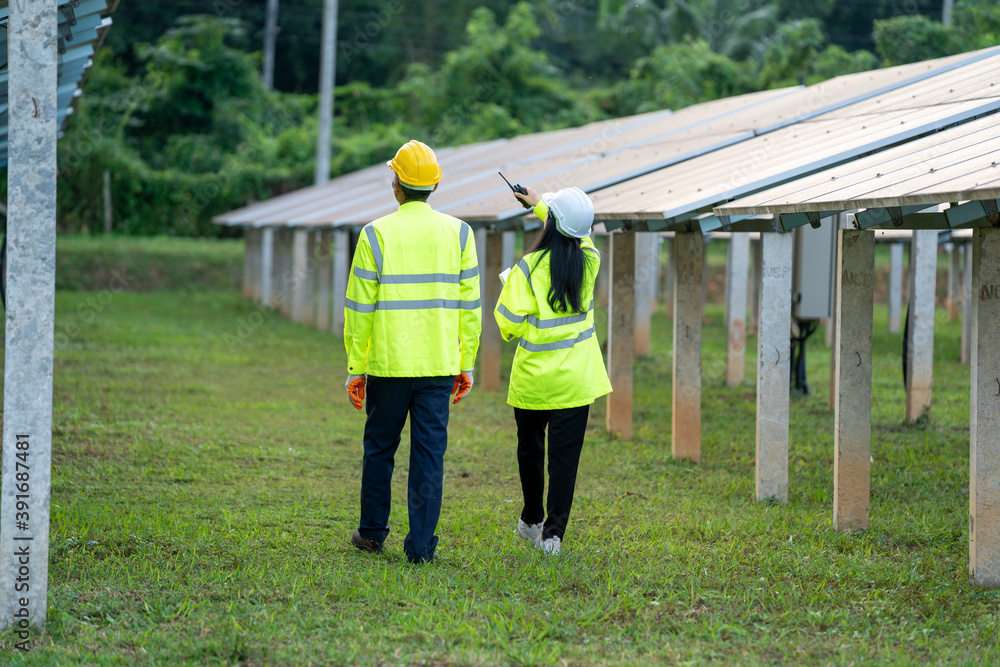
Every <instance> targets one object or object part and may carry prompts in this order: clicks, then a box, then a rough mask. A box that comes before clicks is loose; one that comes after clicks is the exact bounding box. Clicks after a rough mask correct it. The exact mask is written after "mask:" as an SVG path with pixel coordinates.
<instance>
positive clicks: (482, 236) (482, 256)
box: [474, 228, 486, 319]
mask: <svg viewBox="0 0 1000 667" xmlns="http://www.w3.org/2000/svg"><path fill="white" fill-rule="evenodd" d="M474 234H475V236H476V257H477V258H478V259H479V294H480V296H481V297H485V295H486V229H485V228H482V229H477V230H476V231H475V232H474ZM483 319H485V318H483Z"/></svg>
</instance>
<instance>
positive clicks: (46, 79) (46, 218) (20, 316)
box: [0, 0, 59, 646]
mask: <svg viewBox="0 0 1000 667" xmlns="http://www.w3.org/2000/svg"><path fill="white" fill-rule="evenodd" d="M57 6H58V3H57V2H56V0H33V1H31V2H12V3H10V8H9V12H10V15H9V23H8V26H7V28H8V33H7V34H8V39H9V51H8V53H9V61H8V72H9V77H10V79H9V80H10V85H9V90H10V99H9V109H8V113H9V119H10V120H9V122H10V126H9V127H10V132H9V138H10V153H9V155H10V162H9V164H8V171H7V184H8V186H7V187H8V195H7V197H8V199H7V201H8V218H7V328H6V339H5V344H4V349H5V358H4V393H3V396H4V405H3V407H4V410H3V417H4V419H3V472H2V476H3V483H2V485H0V496H2V498H0V628H7V627H11V626H13V627H15V628H16V629H17V630H18V631H19V632H18V633H17V634H16V636H17V637H18V638H19V639H21V640H22V641H25V646H27V645H28V644H27V638H28V634H27V627H28V626H29V625H35V626H37V627H42V626H44V625H45V614H46V604H47V599H48V575H49V572H48V570H49V497H50V489H51V471H52V372H53V355H54V352H55V343H54V320H55V256H56V136H57V134H58V131H59V128H58V126H57V124H56V111H57V106H56V91H57V87H58V75H57V68H58V52H57V46H58V32H57V30H58V28H57V25H56V23H57V18H56V16H57ZM21 632H23V633H24V634H20V633H21ZM15 646H16V644H15Z"/></svg>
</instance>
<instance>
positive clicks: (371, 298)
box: [344, 141, 482, 563]
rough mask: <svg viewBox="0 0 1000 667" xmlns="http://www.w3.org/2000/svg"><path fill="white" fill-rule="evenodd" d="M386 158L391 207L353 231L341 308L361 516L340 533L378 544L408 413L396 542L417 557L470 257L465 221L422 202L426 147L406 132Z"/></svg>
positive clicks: (431, 507)
mask: <svg viewBox="0 0 1000 667" xmlns="http://www.w3.org/2000/svg"><path fill="white" fill-rule="evenodd" d="M386 164H388V166H389V168H390V169H392V171H393V172H394V173H395V177H394V179H393V182H392V191H393V194H394V195H395V198H396V201H397V202H398V203H399V209H398V210H397V211H396V212H395V213H393V214H391V215H387V216H385V217H384V218H379V219H378V220H376V221H374V222H372V223H369V224H368V225H366V226H365V228H364V230H363V232H362V233H361V237H360V239H359V240H358V247H357V250H355V252H354V261H353V263H352V266H351V274H350V278H349V279H348V283H347V307H346V308H345V313H344V316H345V317H344V319H345V324H344V344H345V345H346V347H347V367H348V373H349V374H350V375H349V377H348V379H347V393H348V395H349V396H350V398H351V401H352V402H353V403H354V407H356V408H357V409H359V410H360V409H361V407H362V403H363V402H364V401H365V398H366V395H367V404H366V405H365V408H366V412H367V420H366V421H365V436H364V459H363V463H362V468H361V521H360V523H359V525H358V530H357V531H355V533H354V535H353V536H352V538H351V542H352V544H354V546H355V547H357V548H358V549H361V550H362V551H366V552H368V553H373V554H381V553H382V544H383V542H384V541H385V538H386V537H387V536H388V534H389V510H390V507H391V493H392V490H391V482H392V470H393V460H394V456H395V454H396V449H397V447H399V441H400V433H401V432H402V430H403V425H404V424H405V423H406V417H407V415H409V417H410V474H409V483H408V494H407V506H408V508H409V516H410V532H409V534H407V536H406V540H405V541H404V543H403V550H404V551H405V552H406V557H407V559H408V560H409V561H410V562H411V563H422V562H427V561H430V560H432V559H433V558H434V549H435V547H436V546H437V542H438V538H437V536H436V535H435V534H434V530H435V528H437V522H438V518H439V517H440V514H441V486H442V481H443V475H444V453H445V449H446V448H447V446H448V400H449V396H450V395H452V394H455V399H454V402H455V403H458V402H459V401H460V400H461V399H462V398H463V397H464V396H465V395H466V394H468V393H469V390H471V389H472V382H473V379H472V371H473V365H474V363H475V359H476V351H477V348H478V347H479V334H480V332H481V330H482V309H481V308H480V302H479V264H478V260H477V257H476V242H475V238H474V237H473V234H472V230H471V229H470V227H469V225H467V224H466V223H464V222H462V221H461V220H459V219H457V218H453V217H451V216H449V215H445V214H443V213H438V212H437V211H435V210H434V209H432V208H431V207H430V205H428V204H427V198H428V197H429V196H430V195H431V193H433V192H434V191H435V190H437V186H438V183H439V182H440V181H441V166H440V165H439V164H438V161H437V157H436V156H435V155H434V151H432V150H431V149H430V148H429V147H427V146H426V145H424V144H422V143H420V142H419V141H410V142H409V143H407V144H406V145H405V146H403V147H402V148H400V149H399V151H398V152H397V153H396V157H395V158H393V159H392V160H390V161H389V162H387V163H386Z"/></svg>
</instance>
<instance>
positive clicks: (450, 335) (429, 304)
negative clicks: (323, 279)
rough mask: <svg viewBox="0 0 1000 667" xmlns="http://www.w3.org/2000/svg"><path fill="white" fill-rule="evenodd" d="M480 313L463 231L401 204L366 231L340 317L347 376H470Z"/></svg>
mask: <svg viewBox="0 0 1000 667" xmlns="http://www.w3.org/2000/svg"><path fill="white" fill-rule="evenodd" d="M481 331H482V308H481V307H480V300H479V262H478V259H477V257H476V241H475V238H474V237H473V234H472V230H471V229H470V227H469V225H468V224H466V223H465V222H462V221H461V220H459V219H458V218H453V217H451V216H450V215H445V214H444V213H439V212H437V211H435V210H434V209H432V208H431V207H430V205H429V204H427V203H426V202H407V203H405V204H403V205H401V206H400V207H399V209H398V210H397V211H396V212H395V213H392V214H390V215H387V216H385V217H383V218H379V219H378V220H375V221H374V222H371V223H369V224H367V225H365V228H364V230H363V231H362V233H361V237H360V238H359V239H358V247H357V250H355V252H354V261H353V262H352V264H351V274H350V277H349V278H348V281H347V306H346V308H345V309H344V346H345V347H346V348H347V370H348V372H350V373H351V374H353V375H361V374H368V375H374V376H376V377H433V376H443V375H458V373H459V372H460V371H463V370H464V371H468V370H471V369H472V367H473V366H474V364H475V361H476V351H477V349H478V348H479V334H480V332H481Z"/></svg>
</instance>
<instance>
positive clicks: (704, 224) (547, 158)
mask: <svg viewBox="0 0 1000 667" xmlns="http://www.w3.org/2000/svg"><path fill="white" fill-rule="evenodd" d="M998 110H1000V48H992V49H984V50H981V51H978V52H973V53H967V54H961V55H957V56H951V57H948V58H941V59H938V60H933V61H927V62H922V63H914V64H911V65H904V66H900V67H893V68H888V69H883V70H876V71H873V72H864V73H859V74H852V75H847V76H842V77H837V78H835V79H831V80H829V81H825V82H822V83H819V84H816V85H813V86H809V87H798V88H790V89H782V90H776V91H766V92H761V93H754V94H750V95H743V96H739V97H733V98H728V99H724V100H717V101H714V102H708V103H705V104H700V105H696V106H693V107H689V108H686V109H682V110H679V111H677V112H670V111H661V112H655V113H651V114H644V115H641V116H634V117H630V118H623V119H617V120H612V121H602V122H598V123H592V124H590V125H586V126H583V127H579V128H572V129H568V130H558V131H554V132H544V133H537V134H532V135H525V136H521V137H515V138H513V139H509V140H498V141H490V142H483V143H479V144H472V145H467V146H460V147H456V148H450V149H444V150H441V151H439V158H440V160H441V163H442V166H443V168H444V172H445V178H444V180H443V181H442V183H441V187H440V188H439V190H438V192H437V193H436V194H435V195H434V197H433V201H432V203H433V205H434V207H435V208H437V209H438V210H441V211H444V212H446V213H449V214H451V215H454V216H456V217H459V218H462V219H464V220H466V221H468V222H470V223H471V224H473V225H474V226H478V227H482V226H490V227H493V228H496V229H510V228H515V227H517V226H520V225H522V224H524V225H531V224H533V223H532V222H531V220H530V218H525V217H524V212H523V209H521V208H520V207H519V206H518V205H517V204H516V202H514V201H512V199H511V196H510V191H509V190H508V189H507V186H506V185H505V184H504V183H503V181H501V180H500V177H499V176H498V175H497V174H496V172H497V171H498V170H500V171H503V172H504V174H505V175H507V176H508V177H510V178H511V179H512V180H516V181H520V182H521V183H526V184H529V185H532V186H533V187H535V189H537V190H539V191H546V190H555V189H558V188H560V187H566V186H570V185H576V186H579V187H582V188H584V189H585V190H587V191H588V192H590V193H591V196H592V198H593V199H594V204H595V207H596V209H597V214H596V218H597V220H599V221H603V222H604V224H605V226H606V227H607V228H608V229H614V228H617V227H622V226H628V227H631V228H633V229H637V230H681V231H684V230H694V229H701V230H702V231H711V230H713V229H719V228H722V227H730V228H733V229H739V228H741V227H740V225H743V226H744V228H755V229H760V228H764V227H763V226H762V225H761V223H760V222H759V221H757V220H753V219H751V220H746V219H745V217H744V216H746V215H753V216H754V217H756V216H757V215H759V211H755V212H754V213H753V214H747V213H740V214H736V213H730V214H729V215H728V217H720V216H719V215H716V214H715V213H714V212H713V208H714V207H716V206H719V205H723V204H726V203H727V202H730V201H731V200H733V199H737V198H740V197H744V196H747V195H750V194H753V193H757V192H760V191H762V190H766V189H768V188H771V187H774V186H778V185H781V184H783V183H788V182H790V181H794V180H796V179H798V178H801V177H803V176H807V175H809V174H814V173H817V172H820V171H823V170H825V169H829V168H832V167H836V166H837V165H842V164H845V163H849V162H851V161H853V160H856V159H858V158H860V157H863V156H865V155H868V154H870V153H873V152H878V151H881V150H884V149H886V148H889V147H892V146H894V145H897V144H900V143H905V142H908V141H913V140H916V139H920V138H922V137H926V136H928V135H932V134H935V133H939V132H942V131H946V130H948V128H951V127H954V126H959V125H962V124H964V123H966V122H969V121H971V120H974V119H976V118H978V117H981V116H988V115H991V114H993V113H995V112H996V111H998ZM993 137H994V138H995V133H994V135H993ZM415 138H420V137H415ZM389 178H390V174H389V171H388V169H387V168H386V167H385V165H384V164H381V163H380V164H376V165H373V166H372V167H369V168H368V169H363V170H360V171H358V172H354V173H352V174H347V175H344V176H341V177H339V178H335V179H333V180H332V181H330V182H329V183H327V184H324V185H321V186H314V187H310V188H305V189H303V190H300V191H297V192H293V193H289V194H287V195H283V196H279V197H275V198H273V199H271V200H268V201H266V202H263V203H260V204H255V205H253V206H249V207H246V208H243V209H240V210H237V211H233V212H231V213H228V214H225V215H222V216H218V217H217V218H216V222H218V223H220V224H227V225H238V226H248V227H262V226H294V227H307V228H329V227H357V226H361V225H364V224H366V223H367V222H369V221H371V220H373V219H375V218H377V217H379V216H381V215H385V214H387V213H390V212H392V210H394V209H395V202H394V201H393V199H392V197H391V196H390V195H389V194H388V192H389V190H388V184H389ZM789 224H800V223H799V221H798V219H797V218H789Z"/></svg>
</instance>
